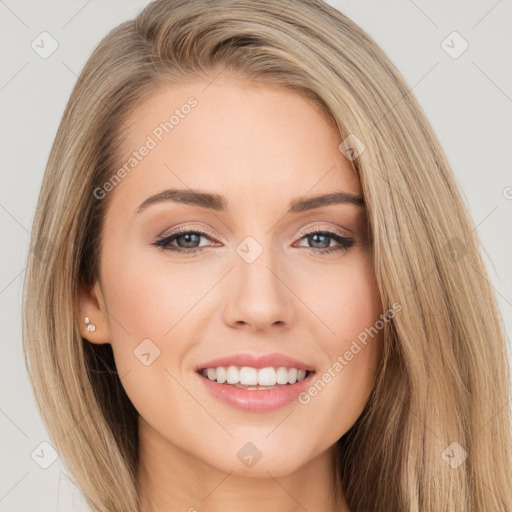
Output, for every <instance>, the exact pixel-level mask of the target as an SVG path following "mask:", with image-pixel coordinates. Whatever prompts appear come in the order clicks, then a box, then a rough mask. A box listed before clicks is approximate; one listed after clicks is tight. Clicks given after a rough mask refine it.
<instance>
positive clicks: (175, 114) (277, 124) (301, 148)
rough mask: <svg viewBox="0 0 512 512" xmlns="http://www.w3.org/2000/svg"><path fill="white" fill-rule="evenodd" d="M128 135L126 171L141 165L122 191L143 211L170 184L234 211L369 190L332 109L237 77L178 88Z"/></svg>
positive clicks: (142, 113)
mask: <svg viewBox="0 0 512 512" xmlns="http://www.w3.org/2000/svg"><path fill="white" fill-rule="evenodd" d="M123 140H124V148H125V151H124V154H123V155H122V156H121V158H120V159H119V162H120V165H119V167H121V166H122V165H123V164H126V163H127V162H129V161H130V162H131V164H133V165H128V166H127V165H125V169H126V170H128V172H127V173H124V174H125V175H126V177H125V178H123V183H120V185H117V186H116V191H115V194H114V195H115V196H122V199H123V203H124V204H126V203H127V202H128V203H129V204H130V205H132V206H133V208H136V207H137V206H138V205H139V204H140V202H142V200H144V199H145V198H146V197H147V196H149V195H152V194H153V195H154V194H156V193H158V192H161V191H163V190H165V189H168V188H182V189H187V188H190V189H201V190H208V191H211V192H220V193H222V194H223V195H224V196H226V197H227V200H228V205H227V206H228V208H229V206H230V204H231V202H236V201H238V202H239V206H243V205H245V206H246V207H248V208H249V207H250V205H251V204H254V205H255V207H256V206H257V207H258V208H261V205H262V203H263V204H265V205H267V206H270V204H269V201H272V200H276V201H278V202H284V203H286V205H288V204H289V202H290V200H291V199H292V198H293V199H295V198H298V197H302V196H306V195H308V196H309V195H318V194H321V193H324V194H325V193H331V192H334V191H337V192H338V191H343V192H346V193H351V194H355V195H360V194H361V189H360V185H359V180H358V178H357V174H356V173H355V171H354V170H353V168H352V165H351V163H350V162H349V161H348V160H347V159H346V158H345V156H344V155H343V154H342V153H341V152H340V151H339V149H338V145H339V144H340V142H341V137H340V135H339V133H338V132H337V130H336V129H335V128H334V127H333V125H332V124H331V123H329V122H328V121H327V119H326V116H325V113H323V112H322V111H321V110H320V107H319V106H318V105H316V104H314V103H313V102H312V101H311V100H309V99H307V98H305V97H304V96H302V95H300V94H298V93H297V92H294V91H292V90H290V89H285V88H282V87H275V86H270V85H267V84H254V83H247V82H242V81H239V80H237V79H234V78H229V77H226V78H223V79H219V78H218V79H216V80H214V81H213V82H207V81H201V80H197V81H190V82H185V83H180V84H169V85H167V86H165V87H160V88H159V89H158V90H156V91H155V92H154V93H153V94H152V95H151V96H150V97H149V98H148V99H146V100H145V101H144V102H142V103H140V104H139V105H138V106H137V107H136V108H135V109H134V110H133V111H132V112H131V115H130V117H129V119H128V123H127V125H126V126H125V128H124V129H123ZM144 147H147V148H150V149H146V150H145V151H143V148H144ZM134 153H137V156H134ZM141 153H144V156H141ZM139 199H140V201H138V202H137V204H135V202H136V201H137V200H139ZM114 200H115V198H114Z"/></svg>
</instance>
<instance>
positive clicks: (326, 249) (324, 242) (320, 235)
mask: <svg viewBox="0 0 512 512" xmlns="http://www.w3.org/2000/svg"><path fill="white" fill-rule="evenodd" d="M301 234H303V235H304V236H303V237H302V238H301V240H303V239H306V240H307V241H309V242H310V243H313V244H314V245H317V247H308V248H307V249H312V250H313V252H315V253H318V252H319V253H321V254H329V253H331V252H337V251H347V250H348V249H350V247H352V246H353V245H354V239H353V238H350V237H347V236H345V235H341V234H340V233H338V232H336V231H331V230H317V231H310V232H307V233H306V232H301ZM332 240H334V241H336V242H337V243H338V245H335V246H333V247H331V246H330V243H331V241H332ZM318 245H319V246H320V247H318ZM316 249H318V250H316Z"/></svg>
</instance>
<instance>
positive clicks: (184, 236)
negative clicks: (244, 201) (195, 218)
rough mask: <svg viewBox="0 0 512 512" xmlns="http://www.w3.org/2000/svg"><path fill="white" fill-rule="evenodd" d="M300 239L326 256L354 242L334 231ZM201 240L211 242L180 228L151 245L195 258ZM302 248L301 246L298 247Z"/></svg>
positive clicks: (308, 234)
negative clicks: (333, 242)
mask: <svg viewBox="0 0 512 512" xmlns="http://www.w3.org/2000/svg"><path fill="white" fill-rule="evenodd" d="M300 234H301V235H303V236H302V238H301V239H300V240H304V239H305V240H307V241H308V242H309V243H312V244H313V245H314V246H315V245H316V247H305V248H306V249H308V250H309V251H311V252H313V253H315V254H318V253H320V254H328V253H331V252H336V251H347V250H348V249H349V248H350V247H352V246H353V245H354V240H353V239H352V238H350V237H347V236H344V235H342V234H340V233H338V232H336V231H331V230H325V229H324V230H316V231H310V232H304V231H301V232H300ZM201 238H206V239H208V240H213V237H211V236H210V234H209V233H206V232H204V231H200V230H193V229H190V228H180V229H177V230H176V231H174V232H172V233H170V234H168V235H165V236H163V237H161V238H159V239H158V240H156V241H155V242H152V244H151V245H154V246H155V247H160V248H162V249H164V250H166V251H171V252H173V253H177V254H184V255H187V256H195V255H197V254H198V253H200V252H203V251H204V250H205V249H206V248H207V247H208V244H206V245H198V244H200V241H201ZM333 240H334V241H335V242H336V243H337V245H335V246H331V242H332V241H333ZM298 247H303V246H298Z"/></svg>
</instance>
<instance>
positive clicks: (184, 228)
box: [158, 224, 217, 240]
mask: <svg viewBox="0 0 512 512" xmlns="http://www.w3.org/2000/svg"><path fill="white" fill-rule="evenodd" d="M194 230H195V231H199V232H203V233H204V234H206V235H208V236H209V237H211V238H212V239H214V240H217V236H216V235H214V234H213V233H212V231H211V230H209V229H208V228H206V227H204V226H194V225H193V224H186V225H185V226H180V227H177V228H172V229H167V230H165V231H164V232H163V233H161V234H160V235H158V238H159V239H162V238H167V237H168V236H171V235H172V236H176V235H179V234H181V233H188V232H190V231H194Z"/></svg>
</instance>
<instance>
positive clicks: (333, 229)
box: [299, 224, 354, 238]
mask: <svg viewBox="0 0 512 512" xmlns="http://www.w3.org/2000/svg"><path fill="white" fill-rule="evenodd" d="M322 230H323V231H328V232H330V233H336V234H337V235H340V236H344V237H347V238H348V237H352V236H354V234H353V233H352V232H351V231H350V230H348V229H346V228H342V227H340V226H332V225H328V224H326V225H325V224H324V225H318V224H314V225H312V226H310V228H301V229H299V235H301V236H306V235H309V234H311V232H316V231H322Z"/></svg>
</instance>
